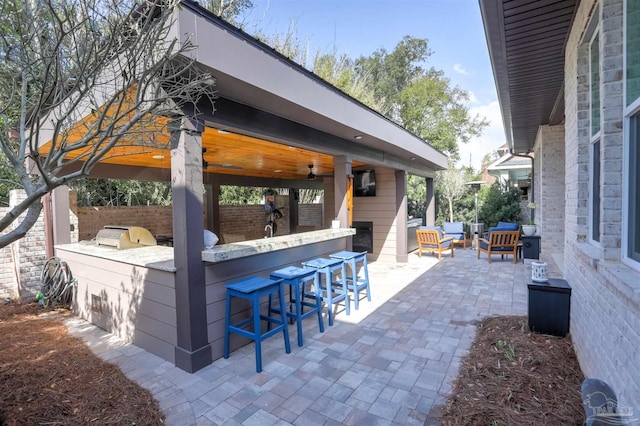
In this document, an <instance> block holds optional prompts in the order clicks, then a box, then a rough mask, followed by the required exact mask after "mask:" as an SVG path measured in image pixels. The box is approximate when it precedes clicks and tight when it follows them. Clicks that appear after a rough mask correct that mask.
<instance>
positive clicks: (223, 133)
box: [218, 129, 229, 135]
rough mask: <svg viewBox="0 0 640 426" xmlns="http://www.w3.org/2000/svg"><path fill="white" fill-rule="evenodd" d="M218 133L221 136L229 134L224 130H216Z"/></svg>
mask: <svg viewBox="0 0 640 426" xmlns="http://www.w3.org/2000/svg"><path fill="white" fill-rule="evenodd" d="M218 133H220V134H221V135H228V134H229V132H227V131H226V130H220V129H218Z"/></svg>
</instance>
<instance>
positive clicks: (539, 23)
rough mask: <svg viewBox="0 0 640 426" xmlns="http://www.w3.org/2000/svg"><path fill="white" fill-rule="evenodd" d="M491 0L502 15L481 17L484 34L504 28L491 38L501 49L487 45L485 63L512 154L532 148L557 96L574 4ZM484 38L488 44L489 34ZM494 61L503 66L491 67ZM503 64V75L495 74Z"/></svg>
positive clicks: (572, 0)
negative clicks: (491, 72)
mask: <svg viewBox="0 0 640 426" xmlns="http://www.w3.org/2000/svg"><path fill="white" fill-rule="evenodd" d="M483 1H485V3H486V2H488V1H491V2H493V1H496V0H483ZM497 1H498V3H499V4H498V9H497V13H498V14H501V15H502V16H484V19H485V31H487V33H489V32H497V31H500V26H503V28H504V33H503V34H504V35H503V37H498V38H497V39H502V40H501V42H502V46H498V45H494V46H490V50H491V52H492V58H491V59H492V62H493V66H494V72H495V73H496V84H497V85H498V89H499V91H500V89H501V88H502V91H503V95H502V96H501V99H500V100H501V104H503V105H502V107H503V108H502V109H503V116H504V115H505V112H507V114H506V115H509V113H508V112H509V111H510V117H508V116H505V117H503V118H504V119H505V128H507V129H508V128H509V127H510V128H511V131H512V138H513V146H514V150H515V151H516V152H526V151H529V150H530V149H532V148H533V144H534V142H535V137H536V134H537V131H538V126H539V125H541V124H548V123H549V119H550V116H551V114H552V112H553V110H554V106H555V104H556V102H558V101H559V98H562V93H561V91H562V87H563V81H564V49H565V43H566V38H567V34H568V31H569V28H570V26H571V23H572V20H573V14H574V10H575V8H576V0H561V1H558V0H507V1H501V0H497ZM487 9H488V8H487V7H485V8H484V10H483V12H484V11H485V10H487ZM488 39H489V40H492V38H491V35H490V34H488ZM493 40H496V38H493ZM490 43H491V41H490ZM498 52H500V53H498ZM500 58H504V59H503V61H504V63H496V60H498V61H500ZM505 66H506V76H504V75H501V73H500V72H499V71H497V70H500V68H501V67H505ZM504 77H506V79H505V78H504ZM505 94H508V99H505V96H504V95H505ZM505 107H506V108H505ZM509 107H510V108H509ZM507 137H509V131H508V130H507Z"/></svg>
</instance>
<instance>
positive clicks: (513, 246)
mask: <svg viewBox="0 0 640 426" xmlns="http://www.w3.org/2000/svg"><path fill="white" fill-rule="evenodd" d="M519 235H520V231H518V230H515V231H504V230H502V229H498V228H489V233H488V234H487V237H486V238H480V239H479V240H478V259H480V252H484V253H487V256H488V258H489V263H491V255H492V254H499V255H501V256H502V258H503V259H504V255H505V254H510V255H512V256H513V263H516V262H517V261H518V257H517V255H516V254H517V250H518V239H519Z"/></svg>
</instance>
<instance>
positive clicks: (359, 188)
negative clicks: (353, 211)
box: [353, 170, 376, 197]
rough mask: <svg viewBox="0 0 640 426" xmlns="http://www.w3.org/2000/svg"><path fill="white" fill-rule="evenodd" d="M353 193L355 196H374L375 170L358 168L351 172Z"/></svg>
mask: <svg viewBox="0 0 640 426" xmlns="http://www.w3.org/2000/svg"><path fill="white" fill-rule="evenodd" d="M353 195H354V196H356V197H375V195H376V172H375V170H359V171H355V172H353Z"/></svg>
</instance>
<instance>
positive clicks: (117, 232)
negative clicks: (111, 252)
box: [96, 225, 157, 249]
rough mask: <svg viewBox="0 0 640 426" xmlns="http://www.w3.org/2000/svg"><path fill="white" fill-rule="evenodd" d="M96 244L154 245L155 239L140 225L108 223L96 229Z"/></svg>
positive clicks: (119, 246)
mask: <svg viewBox="0 0 640 426" xmlns="http://www.w3.org/2000/svg"><path fill="white" fill-rule="evenodd" d="M96 244H97V245H101V246H110V247H116V248H118V249H127V248H133V247H143V246H155V245H156V244H157V242H156V239H155V238H154V237H153V235H151V232H149V231H148V230H147V229H145V228H142V227H140V226H114V225H108V226H105V227H104V229H101V230H100V231H98V234H97V235H96Z"/></svg>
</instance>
